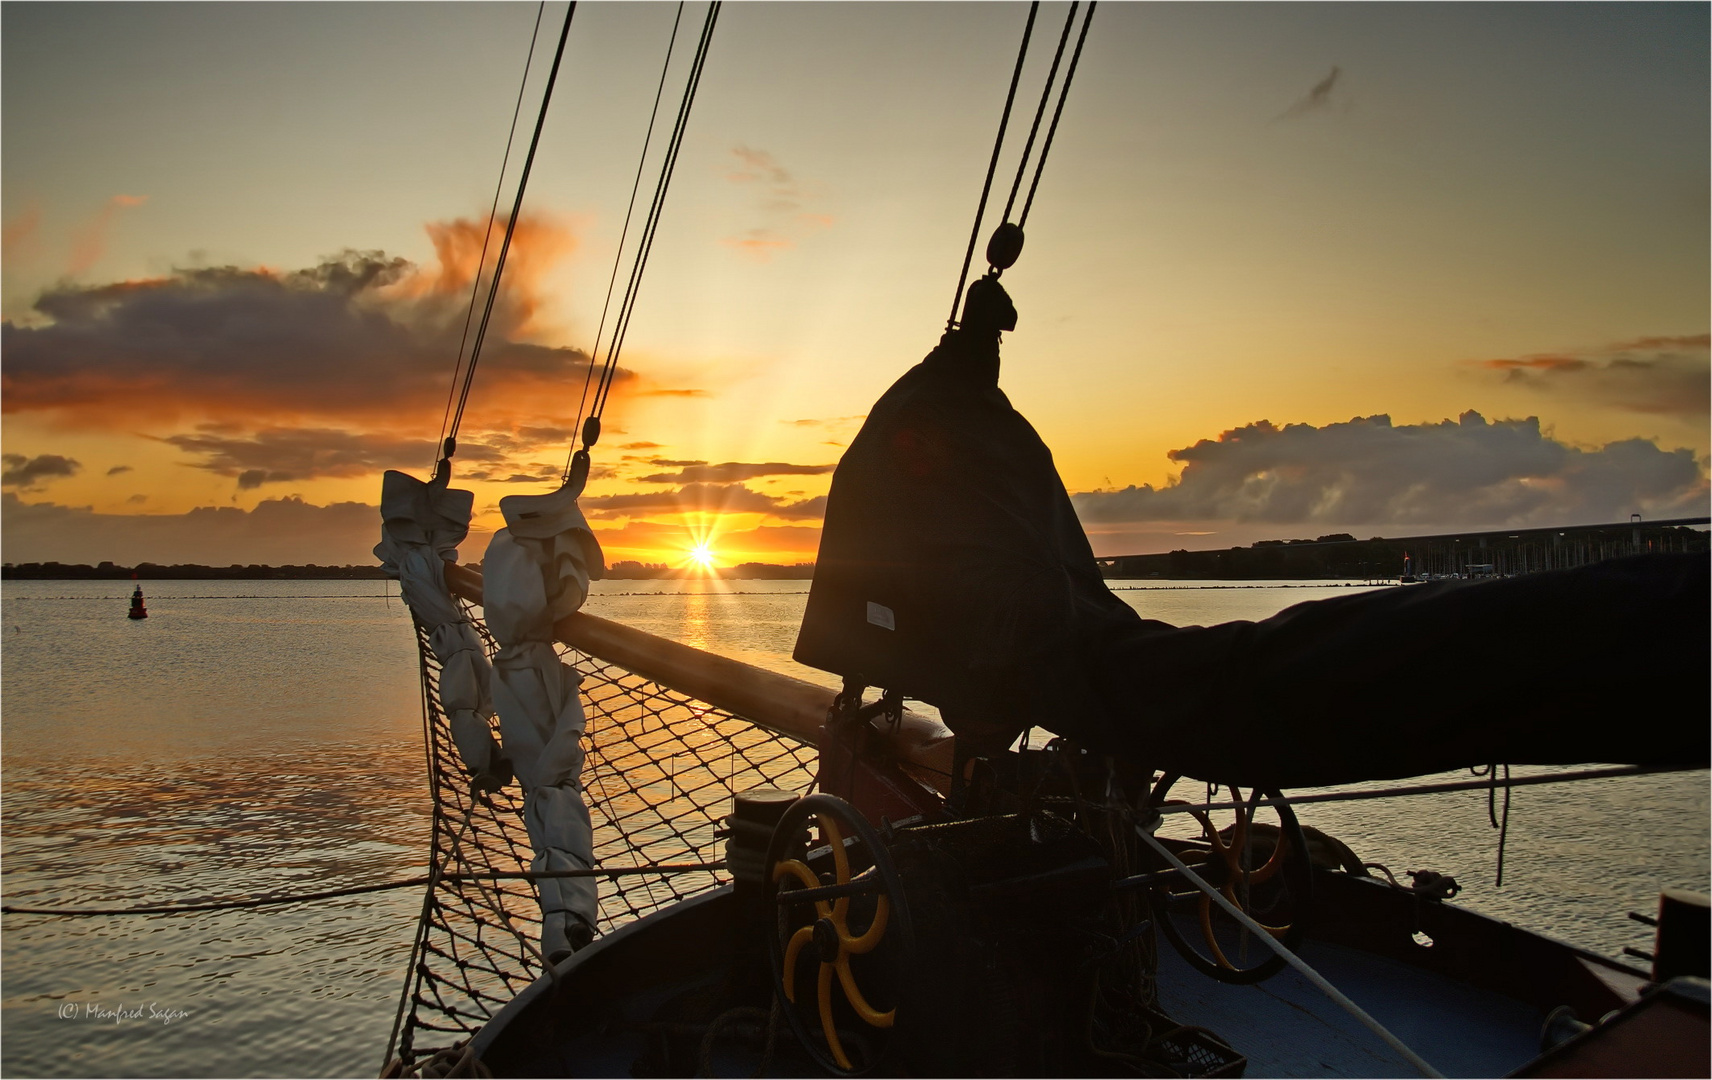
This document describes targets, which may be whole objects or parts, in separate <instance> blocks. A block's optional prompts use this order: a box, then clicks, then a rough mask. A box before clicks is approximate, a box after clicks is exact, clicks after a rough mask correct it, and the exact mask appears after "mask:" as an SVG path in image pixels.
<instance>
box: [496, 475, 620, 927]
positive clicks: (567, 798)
mask: <svg viewBox="0 0 1712 1080" xmlns="http://www.w3.org/2000/svg"><path fill="white" fill-rule="evenodd" d="M581 492H582V483H581V482H580V481H575V482H573V483H568V484H566V485H565V486H564V487H561V488H560V489H559V490H558V491H555V492H552V493H551V494H547V495H508V496H506V497H505V498H503V499H501V500H500V501H499V509H500V513H502V514H504V515H505V523H506V528H504V529H501V530H500V531H499V532H497V533H495V534H494V537H493V540H492V541H491V542H490V543H489V544H488V548H487V554H486V555H485V556H483V558H482V610H483V612H484V614H485V616H486V619H487V628H488V632H489V633H491V634H492V635H493V637H494V640H495V641H497V642H499V652H498V654H497V655H495V657H494V660H493V676H494V677H493V700H494V705H495V706H496V707H497V709H498V711H499V725H500V733H501V738H502V739H503V740H504V743H505V749H506V752H507V754H508V755H509V756H510V758H511V766H512V769H513V770H514V771H515V772H516V774H517V779H518V781H519V782H520V783H521V784H522V786H523V795H524V804H523V815H524V825H525V826H526V827H527V829H528V831H529V839H530V843H531V845H532V846H533V847H534V849H535V859H534V861H533V862H531V863H530V867H531V868H532V869H534V870H535V871H537V872H540V871H548V870H574V869H585V868H588V867H592V866H593V865H594V854H593V847H594V837H593V828H592V826H591V824H590V822H589V812H588V807H587V806H586V805H585V804H584V802H583V791H582V782H581V776H582V767H583V747H582V734H583V724H584V719H583V706H582V698H581V696H580V694H579V693H578V690H577V687H578V685H579V684H580V683H581V682H582V676H580V675H579V674H578V673H577V671H576V669H575V668H573V667H571V666H570V665H569V664H566V663H564V662H563V661H561V660H560V659H559V655H558V652H557V651H556V650H555V649H554V648H553V624H554V623H555V622H557V621H558V620H560V619H562V618H564V617H565V616H567V615H569V614H571V613H572V612H574V611H576V610H577V609H578V608H580V607H582V604H583V600H584V599H585V598H586V597H587V596H588V584H589V579H590V578H591V577H599V576H600V575H601V573H602V572H603V571H604V570H605V566H604V563H603V560H602V556H601V551H600V544H599V543H598V542H597V541H596V540H595V537H594V533H593V532H591V531H590V530H589V526H588V522H587V520H585V519H584V517H583V515H582V511H581V510H579V509H578V508H577V496H578V495H579V494H581ZM538 885H539V889H540V896H541V951H542V952H543V953H545V954H546V955H547V957H548V958H549V959H550V960H551V959H557V958H558V957H560V956H563V955H566V954H568V953H569V952H570V951H572V949H573V948H574V947H575V946H577V945H580V944H581V943H583V942H586V941H587V940H588V938H589V937H591V936H592V934H593V931H594V926H595V920H596V917H597V915H598V909H597V890H596V887H595V882H594V880H593V879H592V878H546V879H542V880H541V881H539V882H538Z"/></svg>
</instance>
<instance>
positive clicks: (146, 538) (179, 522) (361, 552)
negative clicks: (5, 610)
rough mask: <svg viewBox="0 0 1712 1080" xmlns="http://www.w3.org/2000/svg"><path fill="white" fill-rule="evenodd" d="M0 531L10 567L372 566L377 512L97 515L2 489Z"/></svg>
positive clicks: (304, 509) (274, 505)
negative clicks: (38, 564) (52, 564)
mask: <svg viewBox="0 0 1712 1080" xmlns="http://www.w3.org/2000/svg"><path fill="white" fill-rule="evenodd" d="M133 499H135V497H133ZM0 530H3V531H4V536H3V543H4V546H5V549H6V558H7V559H8V560H9V561H12V562H45V561H48V560H50V559H51V560H57V561H59V562H64V563H98V562H101V561H103V560H111V561H113V562H116V563H119V564H121V565H133V564H135V563H139V562H157V563H181V562H195V563H207V564H209V565H212V566H229V565H231V564H232V563H240V564H244V565H248V564H250V563H271V564H280V563H311V562H313V563H320V564H322V565H328V564H332V565H344V564H347V563H373V562H374V556H373V554H372V549H373V548H374V545H375V542H376V541H377V540H379V539H380V511H379V510H378V509H377V508H376V507H374V506H369V505H366V504H363V503H354V502H348V503H334V504H332V505H329V506H315V505H313V504H310V503H306V502H304V501H302V500H301V499H297V498H286V499H268V500H264V501H263V502H261V503H260V504H258V505H257V506H256V508H255V509H254V510H248V511H246V510H241V509H239V508H237V507H235V506H221V507H214V506H206V507H198V508H197V509H195V510H191V511H190V512H188V513H184V514H97V513H95V512H94V511H93V510H92V509H91V508H90V507H87V506H84V507H73V506H61V505H59V504H56V503H26V502H24V501H22V500H21V499H19V498H18V497H17V496H16V495H13V494H12V493H10V492H7V493H6V494H5V495H3V496H0ZM476 546H477V547H479V546H480V545H479V543H478V544H477V545H476Z"/></svg>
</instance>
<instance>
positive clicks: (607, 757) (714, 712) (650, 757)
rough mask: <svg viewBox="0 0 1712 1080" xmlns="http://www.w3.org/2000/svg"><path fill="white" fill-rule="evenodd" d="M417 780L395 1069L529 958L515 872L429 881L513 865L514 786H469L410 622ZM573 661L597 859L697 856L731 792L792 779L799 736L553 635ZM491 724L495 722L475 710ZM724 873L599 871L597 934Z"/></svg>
mask: <svg viewBox="0 0 1712 1080" xmlns="http://www.w3.org/2000/svg"><path fill="white" fill-rule="evenodd" d="M460 606H462V608H463V609H464V614H465V617H466V618H468V619H469V621H470V623H471V625H473V626H474V627H475V628H476V631H477V633H478V634H479V635H480V637H481V639H482V644H483V647H484V648H485V650H486V651H487V653H488V656H489V658H490V659H491V658H492V657H493V654H494V653H495V652H496V651H497V649H498V646H497V645H496V644H495V642H494V640H493V638H492V636H491V635H489V634H488V632H487V628H486V626H485V624H484V623H483V622H482V620H481V618H480V615H479V614H478V611H479V609H477V608H475V607H473V606H472V605H470V604H468V603H465V602H463V601H460ZM417 645H418V652H419V653H420V656H421V665H422V688H423V722H424V734H425V741H426V744H427V751H428V778H429V787H430V791H431V794H432V797H433V801H434V827H433V838H432V842H431V850H430V860H431V861H430V874H431V876H432V877H433V878H434V879H435V881H434V883H433V884H431V885H430V886H429V887H428V891H427V894H426V896H425V897H424V900H423V911H422V919H421V922H420V923H419V925H418V929H417V935H416V942H415V946H414V949H413V952H412V956H411V964H410V974H409V975H408V977H407V978H408V981H407V983H406V989H405V994H404V1000H403V1001H401V1002H400V1007H399V1016H398V1021H397V1024H396V1025H395V1035H394V1037H393V1046H392V1048H391V1050H390V1052H389V1054H388V1058H389V1060H395V1061H396V1062H397V1064H395V1065H394V1066H393V1067H394V1068H399V1067H400V1066H401V1067H402V1069H403V1070H404V1071H409V1070H410V1069H411V1068H412V1066H413V1065H415V1064H416V1063H418V1062H421V1061H424V1060H426V1059H428V1058H432V1057H434V1056H435V1055H436V1054H445V1053H447V1052H450V1051H451V1048H452V1047H454V1046H455V1045H456V1044H458V1043H460V1042H462V1041H463V1040H465V1039H467V1038H469V1037H470V1036H471V1035H473V1034H474V1033H475V1032H476V1031H477V1030H478V1029H480V1028H481V1026H482V1025H483V1024H484V1023H486V1022H487V1021H488V1019H490V1018H491V1017H492V1016H493V1015H494V1014H495V1013H497V1012H498V1011H499V1010H500V1009H501V1008H502V1007H503V1006H504V1005H505V1004H506V1002H508V1001H510V1000H511V999H512V998H513V997H515V996H516V995H517V993H518V992H519V991H521V990H522V989H523V988H524V987H525V986H527V985H529V984H530V983H531V982H533V981H534V980H535V979H536V978H538V977H539V976H540V975H541V974H542V972H543V971H544V970H545V966H544V964H543V961H542V957H541V954H540V950H539V946H538V944H537V942H538V941H539V937H540V932H541V925H540V906H539V903H538V900H537V895H536V891H535V886H534V885H533V884H532V883H530V882H528V881H484V880H475V881H471V880H457V881H446V880H442V878H443V876H444V875H449V874H478V875H479V874H491V873H495V872H508V871H509V872H517V871H520V870H527V869H528V868H529V861H530V859H531V857H532V855H533V852H532V850H531V848H530V845H529V838H528V835H527V833H526V832H525V829H524V824H523V793H522V792H521V790H519V788H518V787H517V785H516V784H515V782H514V783H512V784H510V785H508V786H507V787H506V788H504V789H503V790H501V791H498V792H493V793H480V792H478V793H474V794H472V792H471V790H470V781H469V777H468V774H467V773H466V772H465V771H464V768H463V764H462V762H461V760H460V759H459V757H458V751H457V747H456V745H455V744H454V743H453V741H452V733H451V727H450V725H449V723H448V722H447V719H446V716H445V714H444V713H443V712H442V711H441V709H440V706H439V678H440V665H439V662H438V661H437V660H436V659H435V657H434V652H433V649H432V648H431V647H430V646H429V642H428V636H427V633H426V631H425V630H423V629H422V627H420V626H418V627H417ZM559 652H560V655H561V656H562V657H563V659H564V661H565V662H566V663H569V664H571V665H572V666H574V667H575V668H576V669H577V670H578V671H579V672H581V673H582V676H583V683H582V696H583V708H584V711H585V713H586V716H587V726H586V728H585V730H584V733H583V747H584V750H585V752H586V754H587V758H586V761H585V763H584V766H583V776H582V783H583V789H584V798H585V800H586V801H587V803H588V808H589V813H590V816H591V818H592V819H593V823H594V856H595V865H596V866H597V867H599V868H601V869H613V868H622V867H649V866H658V865H661V864H666V863H691V862H703V863H710V862H715V861H717V860H718V859H719V858H720V857H721V855H722V851H721V845H720V842H719V839H718V838H716V836H715V831H716V829H718V828H719V826H720V822H721V819H722V818H723V817H724V816H725V815H726V813H728V812H729V810H730V807H731V796H732V793H733V792H736V791H742V790H746V789H749V788H754V787H777V788H784V789H786V790H792V791H799V792H806V791H807V790H808V789H809V788H810V786H812V784H813V782H814V777H815V767H816V761H817V755H816V750H815V748H814V747H813V746H812V745H809V744H806V743H802V742H799V741H797V740H795V739H792V738H790V737H788V736H784V735H780V734H777V733H775V732H772V731H768V730H766V729H764V728H761V727H758V726H756V725H755V724H753V723H751V722H750V721H748V720H745V719H743V718H742V717H739V716H735V715H733V714H732V713H729V712H726V711H724V710H721V709H718V708H715V707H713V706H711V705H708V704H707V703H705V702H702V701H698V700H696V699H695V698H692V697H690V696H688V695H686V694H683V693H680V692H678V691H676V690H673V689H671V688H670V687H666V686H663V685H661V684H659V683H656V682H653V681H652V680H649V679H647V678H644V677H642V676H640V675H637V674H636V673H634V672H632V671H629V670H627V669H625V668H622V667H619V666H618V665H615V664H611V663H608V662H606V661H603V660H600V659H598V658H596V657H593V656H590V655H589V654H587V653H584V652H581V651H580V650H577V649H574V648H569V647H565V646H560V648H559ZM489 723H490V725H492V728H493V731H494V734H495V737H496V738H497V737H498V735H499V726H498V720H497V719H493V720H490V721H489ZM728 880H729V875H728V874H726V873H724V872H717V871H695V872H690V873H665V872H662V873H660V874H658V875H654V874H636V875H631V876H626V877H619V878H610V879H602V880H601V887H600V925H599V929H600V931H601V932H602V933H608V932H610V931H612V930H614V929H616V928H618V927H619V926H622V925H624V924H625V923H628V922H631V921H632V920H635V919H638V918H641V917H642V916H644V915H647V914H648V913H650V912H652V911H655V910H657V909H659V908H662V907H665V906H666V905H669V904H672V903H675V902H677V901H679V900H682V899H684V898H685V897H688V896H692V895H694V894H696V893H700V892H704V891H706V890H708V889H711V888H714V887H716V886H718V885H721V884H724V883H725V882H726V881H728Z"/></svg>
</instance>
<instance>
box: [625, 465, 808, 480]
mask: <svg viewBox="0 0 1712 1080" xmlns="http://www.w3.org/2000/svg"><path fill="white" fill-rule="evenodd" d="M656 464H667V463H666V462H656ZM682 464H683V468H681V469H679V470H678V471H677V472H675V473H655V474H653V475H652V476H643V477H638V478H637V481H636V482H637V483H639V484H688V483H696V482H703V483H714V484H730V483H735V482H737V481H739V480H752V479H754V478H755V477H757V476H819V475H821V474H822V473H829V472H831V471H832V470H833V469H835V468H837V467H838V466H836V465H789V464H786V463H785V462H782V461H766V462H747V461H727V462H723V463H721V464H719V465H709V464H707V463H706V462H702V461H693V462H684V463H682Z"/></svg>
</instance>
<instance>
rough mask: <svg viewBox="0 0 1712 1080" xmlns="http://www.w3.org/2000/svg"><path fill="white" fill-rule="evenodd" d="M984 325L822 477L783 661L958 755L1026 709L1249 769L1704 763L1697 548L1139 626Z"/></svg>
mask: <svg viewBox="0 0 1712 1080" xmlns="http://www.w3.org/2000/svg"><path fill="white" fill-rule="evenodd" d="M995 339H996V335H991V336H990V337H988V338H986V339H984V340H977V339H975V338H974V337H972V336H967V335H964V334H963V332H962V331H952V332H950V333H948V334H947V335H946V337H945V338H944V339H943V340H942V341H941V343H940V345H939V347H938V348H936V349H934V350H933V352H932V353H930V354H929V355H928V357H927V358H926V359H925V360H924V361H922V363H920V364H918V365H917V366H916V367H914V368H912V369H911V370H910V371H908V372H907V373H905V374H904V376H903V377H902V378H900V379H899V380H898V381H897V382H896V383H895V384H894V385H893V386H892V387H891V389H890V390H888V391H887V392H886V393H885V395H884V396H883V397H881V399H880V400H879V402H878V403H877V404H875V406H874V408H873V409H872V410H871V411H870V413H869V415H868V418H867V420H866V422H865V423H864V424H863V427H862V430H861V432H860V433H859V434H858V435H857V437H856V439H855V440H854V441H853V442H852V443H851V444H850V448H849V449H848V451H847V452H846V453H845V455H844V458H843V460H842V461H840V463H839V465H838V469H837V471H836V472H835V473H834V475H833V480H832V488H831V492H830V494H829V495H828V502H827V508H826V524H825V530H824V532H823V533H822V537H821V545H820V553H819V557H818V560H817V565H816V569H815V578H814V584H813V586H812V589H811V592H810V595H809V601H808V606H807V609H806V611H805V613H804V617H803V624H802V628H801V631H800V633H799V636H798V639H797V646H796V653H795V655H796V658H797V659H798V660H799V661H801V662H803V663H806V664H809V665H811V666H814V667H818V668H821V669H823V670H827V671H831V672H835V673H837V674H840V675H843V676H845V677H846V678H847V679H852V680H855V681H856V682H859V683H862V684H865V685H869V686H880V687H885V688H887V689H891V690H896V691H899V692H901V693H903V694H905V695H907V696H910V697H914V698H918V699H920V700H924V701H927V702H929V703H931V704H934V705H937V706H939V707H940V710H941V713H942V715H943V716H944V717H945V720H946V722H947V723H948V724H949V725H950V726H951V727H952V729H953V730H954V731H956V732H957V733H958V736H959V738H960V739H971V740H973V742H974V743H975V744H976V747H977V748H991V747H994V746H1002V745H1004V744H1005V743H1007V742H1008V741H1009V740H1010V739H1011V738H1012V737H1014V736H1015V735H1016V734H1018V733H1020V732H1021V731H1023V730H1025V729H1026V728H1027V727H1029V726H1033V725H1039V726H1042V727H1045V728H1048V729H1049V730H1052V731H1055V732H1058V733H1059V734H1062V735H1066V736H1069V737H1071V738H1074V739H1077V740H1079V741H1080V742H1082V743H1084V744H1086V745H1088V746H1089V747H1091V748H1094V749H1096V750H1099V751H1103V752H1108V753H1115V754H1120V755H1122V756H1124V757H1126V758H1129V759H1131V760H1133V761H1135V762H1136V763H1137V764H1140V765H1144V766H1146V767H1149V768H1156V769H1163V770H1166V771H1170V772H1177V773H1182V774H1185V775H1190V776H1196V777H1200V778H1202V779H1206V780H1211V781H1217V782H1226V783H1233V782H1234V783H1240V784H1244V785H1249V784H1262V785H1269V786H1278V787H1301V786H1313V785H1321V784H1333V783H1342V782H1349V781H1357V780H1364V779H1382V778H1395V777H1404V776H1412V775H1420V774H1424V773H1429V772H1435V771H1440V770H1445V769H1451V768H1457V767H1461V766H1467V765H1477V764H1487V763H1491V762H1508V763H1512V764H1527V763H1532V764H1569V763H1577V762H1589V761H1603V762H1632V763H1641V764H1655V763H1656V764H1663V763H1679V764H1698V763H1704V762H1706V761H1707V759H1708V756H1709V755H1708V732H1707V726H1706V723H1705V717H1706V715H1707V707H1708V673H1709V663H1712V661H1709V657H1712V639H1709V633H1708V626H1709V624H1712V620H1709V617H1708V616H1709V611H1708V595H1709V587H1708V576H1707V560H1706V557H1705V556H1671V557H1664V556H1646V557H1641V558H1638V559H1631V560H1619V561H1615V562H1611V563H1604V564H1599V565H1595V566H1592V567H1587V568H1583V569H1579V570H1571V571H1559V572H1554V573H1549V574H1539V575H1534V576H1530V577H1522V578H1515V579H1509V580H1503V581H1496V582H1447V583H1442V584H1431V585H1419V586H1411V587H1409V588H1406V589H1405V588H1401V587H1398V588H1393V589H1387V590H1382V591H1378V592H1373V593H1365V594H1360V595H1352V596H1345V597H1338V598H1334V599H1330V600H1322V601H1316V602H1312V603H1307V604H1301V605H1297V606H1296V607H1293V608H1290V609H1289V610H1287V611H1284V612H1282V613H1280V614H1279V615H1277V616H1274V617H1273V618H1271V619H1267V620H1265V621H1262V622H1258V623H1249V622H1236V623H1226V624H1223V625H1220V626H1212V627H1174V626H1170V625H1168V624H1165V623H1162V622H1157V621H1151V620H1146V619H1143V618H1141V617H1140V616H1139V615H1137V614H1136V613H1135V611H1134V610H1133V609H1131V608H1130V607H1129V606H1128V605H1127V604H1125V603H1123V602H1122V601H1121V600H1119V599H1118V598H1117V597H1116V596H1114V595H1113V594H1112V592H1111V591H1110V590H1109V589H1108V588H1107V587H1106V585H1105V584H1104V582H1103V581H1102V580H1101V577H1100V573H1099V570H1098V567H1097V566H1096V565H1095V563H1094V558H1093V554H1092V551H1091V549H1090V547H1089V545H1088V541H1087V538H1086V536H1085V534H1084V533H1083V531H1082V528H1081V526H1080V524H1079V522H1078V521H1077V519H1076V516H1075V512H1074V509H1073V507H1072V506H1071V503H1070V500H1069V497H1068V495H1067V494H1066V492H1065V489H1064V485H1063V483H1062V482H1061V481H1060V480H1059V478H1058V475H1057V472H1056V470H1055V469H1054V467H1053V463H1052V455H1051V453H1050V451H1048V449H1047V448H1046V446H1045V444H1044V443H1043V442H1042V441H1041V439H1040V437H1039V436H1038V435H1037V434H1036V433H1035V431H1034V429H1033V428H1032V427H1031V426H1030V425H1029V424H1028V422H1027V421H1026V420H1024V419H1023V417H1022V416H1021V415H1019V414H1018V413H1017V412H1016V410H1015V409H1013V408H1012V407H1011V405H1010V402H1009V401H1008V400H1007V399H1006V397H1005V395H1004V394H1003V393H1002V392H1001V391H1000V390H999V388H998V385H997V382H998V370H999V363H998V345H997V341H996V340H995ZM1667 701H1670V702H1680V705H1679V706H1678V705H1672V706H1670V707H1660V706H1662V704H1663V703H1664V702H1667Z"/></svg>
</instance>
